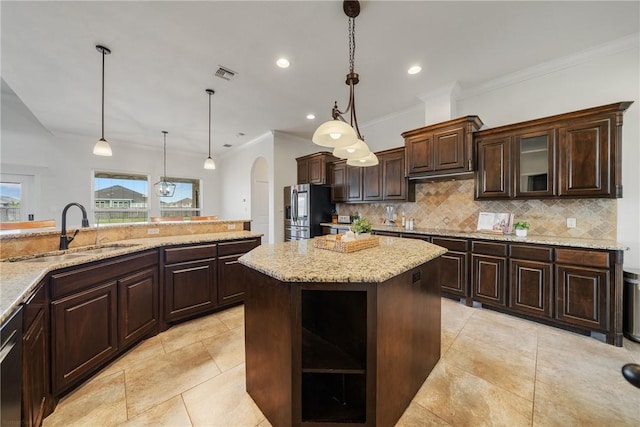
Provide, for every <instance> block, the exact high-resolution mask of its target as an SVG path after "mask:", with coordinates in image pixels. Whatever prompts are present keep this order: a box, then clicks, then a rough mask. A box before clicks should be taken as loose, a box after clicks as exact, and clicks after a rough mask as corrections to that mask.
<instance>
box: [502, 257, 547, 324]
mask: <svg viewBox="0 0 640 427" xmlns="http://www.w3.org/2000/svg"><path fill="white" fill-rule="evenodd" d="M510 271H511V280H510V281H509V307H510V308H511V309H512V310H514V311H518V312H521V313H524V314H529V315H533V316H538V317H546V318H551V317H552V314H553V313H552V310H553V287H552V285H551V280H552V279H551V263H546V262H537V261H525V260H518V259H512V260H511V263H510Z"/></svg>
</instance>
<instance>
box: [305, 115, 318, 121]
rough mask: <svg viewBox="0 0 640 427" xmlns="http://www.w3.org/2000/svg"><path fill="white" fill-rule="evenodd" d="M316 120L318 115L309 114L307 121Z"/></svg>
mask: <svg viewBox="0 0 640 427" xmlns="http://www.w3.org/2000/svg"><path fill="white" fill-rule="evenodd" d="M315 118H316V115H315V114H307V119H309V120H313V119H315Z"/></svg>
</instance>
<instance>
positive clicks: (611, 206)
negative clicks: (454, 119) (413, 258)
mask: <svg viewBox="0 0 640 427" xmlns="http://www.w3.org/2000/svg"><path fill="white" fill-rule="evenodd" d="M473 184H474V181H473V180H472V179H469V180H463V181H443V182H430V183H422V184H416V201H415V203H388V202H382V203H363V204H342V203H341V204H338V206H337V209H338V212H339V213H340V215H354V214H356V213H359V214H360V216H363V217H365V218H368V219H369V220H371V222H373V223H374V224H382V221H383V220H384V218H385V214H386V210H385V206H386V205H388V204H392V205H393V206H394V207H395V208H396V213H397V215H398V224H399V223H400V217H401V214H402V212H404V213H405V217H408V218H414V223H415V227H416V228H430V229H437V230H447V231H464V232H470V231H474V230H475V229H476V227H477V225H478V213H480V212H513V214H514V215H515V219H514V220H515V221H519V220H524V221H528V222H529V223H530V224H531V229H530V230H529V233H530V234H534V235H543V236H559V237H576V238H589V239H609V240H615V239H616V216H617V201H616V200H615V199H549V200H504V201H502V200H501V201H476V200H473V193H474V189H473ZM567 218H576V222H577V227H576V228H567Z"/></svg>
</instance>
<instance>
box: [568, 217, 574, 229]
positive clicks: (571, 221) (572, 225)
mask: <svg viewBox="0 0 640 427" xmlns="http://www.w3.org/2000/svg"><path fill="white" fill-rule="evenodd" d="M567 228H576V219H575V218H567Z"/></svg>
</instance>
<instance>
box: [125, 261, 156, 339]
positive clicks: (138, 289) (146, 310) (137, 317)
mask: <svg viewBox="0 0 640 427" xmlns="http://www.w3.org/2000/svg"><path fill="white" fill-rule="evenodd" d="M118 297H119V299H120V300H119V303H118V310H119V314H118V319H119V322H120V328H119V329H120V332H119V346H120V348H124V347H128V346H130V345H133V344H135V343H136V342H138V341H139V340H140V339H141V338H143V337H144V336H145V335H146V334H147V333H149V332H151V331H153V330H154V329H155V328H156V326H157V325H158V321H159V320H158V269H157V268H156V267H154V268H148V269H146V270H143V271H140V272H137V273H134V274H132V275H130V276H127V277H124V278H122V279H119V280H118Z"/></svg>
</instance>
